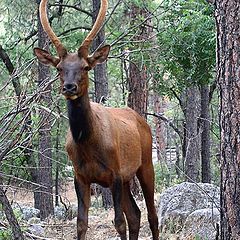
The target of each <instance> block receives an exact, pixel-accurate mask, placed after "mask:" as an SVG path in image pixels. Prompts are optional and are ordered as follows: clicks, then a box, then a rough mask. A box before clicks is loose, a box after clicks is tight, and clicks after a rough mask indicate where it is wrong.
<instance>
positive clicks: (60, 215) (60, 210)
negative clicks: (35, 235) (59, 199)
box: [54, 206, 66, 220]
mask: <svg viewBox="0 0 240 240" xmlns="http://www.w3.org/2000/svg"><path fill="white" fill-rule="evenodd" d="M54 216H55V217H56V218H57V219H58V220H63V219H66V210H65V208H64V207H63V206H56V207H54Z"/></svg>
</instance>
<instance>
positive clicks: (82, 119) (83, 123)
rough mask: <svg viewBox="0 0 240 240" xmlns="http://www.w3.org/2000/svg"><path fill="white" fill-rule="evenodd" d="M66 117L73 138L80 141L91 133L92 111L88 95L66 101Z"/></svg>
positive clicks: (77, 141)
mask: <svg viewBox="0 0 240 240" xmlns="http://www.w3.org/2000/svg"><path fill="white" fill-rule="evenodd" d="M67 108H68V118H69V125H70V130H71V133H72V137H73V140H74V141H75V142H76V143H81V142H84V141H86V140H88V139H89V137H90V135H91V133H92V126H93V125H92V111H91V107H90V101H89V97H88V95H87V94H86V95H83V96H81V97H79V98H77V99H75V100H68V101H67Z"/></svg>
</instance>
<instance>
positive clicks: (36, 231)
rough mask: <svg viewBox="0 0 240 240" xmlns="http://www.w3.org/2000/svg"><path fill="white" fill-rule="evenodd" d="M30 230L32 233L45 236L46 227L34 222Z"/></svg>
mask: <svg viewBox="0 0 240 240" xmlns="http://www.w3.org/2000/svg"><path fill="white" fill-rule="evenodd" d="M28 231H30V232H31V233H32V234H34V235H36V236H44V233H45V231H44V228H43V227H42V226H41V225H40V224H32V225H31V226H30V227H29V228H28Z"/></svg>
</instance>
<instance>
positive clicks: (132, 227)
mask: <svg viewBox="0 0 240 240" xmlns="http://www.w3.org/2000/svg"><path fill="white" fill-rule="evenodd" d="M122 203H123V204H122V205H123V211H124V213H125V215H126V218H127V222H128V228H129V240H137V239H138V234H139V228H140V219H141V212H140V210H139V208H138V206H137V204H136V202H135V200H134V198H133V196H132V193H131V191H130V186H129V183H125V184H124V185H123V201H122Z"/></svg>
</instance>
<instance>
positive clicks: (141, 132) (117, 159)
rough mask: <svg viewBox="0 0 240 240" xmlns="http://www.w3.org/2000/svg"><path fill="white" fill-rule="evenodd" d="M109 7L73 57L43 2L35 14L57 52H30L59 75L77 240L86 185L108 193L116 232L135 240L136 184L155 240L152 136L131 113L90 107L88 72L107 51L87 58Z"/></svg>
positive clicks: (84, 218)
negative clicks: (134, 182)
mask: <svg viewBox="0 0 240 240" xmlns="http://www.w3.org/2000/svg"><path fill="white" fill-rule="evenodd" d="M107 7H108V2H107V0H101V7H100V10H99V14H98V17H97V19H96V22H95V23H94V25H93V27H92V30H91V31H90V32H89V34H88V35H87V37H86V38H85V40H84V41H83V43H82V44H81V46H80V47H79V49H78V51H77V52H76V53H69V52H68V51H67V49H66V48H65V47H64V46H63V44H62V43H61V41H60V39H59V38H58V37H57V36H56V34H55V33H54V32H53V30H52V28H51V26H50V24H49V22H48V18H47V13H46V11H47V0H42V1H41V4H40V7H39V11H40V19H41V23H42V26H43V28H44V30H45V32H46V33H47V34H48V37H49V38H50V40H51V41H52V43H53V45H54V46H55V48H56V51H57V54H58V57H54V56H52V55H51V54H50V53H48V52H47V51H45V50H43V49H40V48H34V53H35V55H36V56H37V58H38V60H39V61H40V62H41V63H43V64H45V65H52V66H53V67H55V68H56V69H57V71H58V72H59V78H60V80H61V93H62V94H63V96H64V97H65V98H66V101H67V109H68V117H69V125H70V128H69V130H68V133H67V138H66V150H67V153H68V156H69V159H70V160H71V161H72V164H73V167H74V184H75V190H76V195H77V200H78V217H77V239H78V240H84V239H85V237H86V232H87V228H88V209H89V205H90V184H91V183H98V184H100V185H102V186H103V187H109V188H110V189H111V192H112V197H113V205H114V212H115V218H114V223H115V228H116V230H117V232H118V233H119V235H120V238H121V240H126V239H127V235H126V221H125V217H126V220H127V223H128V228H129V239H130V240H134V239H138V234H139V228H140V218H141V212H140V210H139V208H138V206H137V204H136V202H135V200H134V198H133V196H132V194H131V191H130V186H129V181H130V180H131V179H132V178H133V177H134V176H135V175H136V176H137V178H138V179H139V182H140V185H141V188H142V191H143V194H144V198H145V201H146V206H147V210H148V221H149V224H150V228H151V231H152V236H153V239H154V240H157V239H159V230H158V218H157V214H156V209H155V206H154V169H153V164H152V135H151V130H150V127H149V126H148V124H147V123H146V122H145V120H144V119H143V118H142V117H141V116H140V115H138V114H137V113H136V112H135V111H133V110H132V109H130V108H122V109H121V108H111V107H104V106H102V105H100V104H97V103H93V102H90V99H89V95H88V85H89V77H88V71H90V70H91V69H93V68H94V67H95V66H96V65H97V64H100V63H102V62H104V61H105V60H106V59H107V57H108V54H109V51H110V46H109V45H106V46H103V47H101V48H99V49H98V50H96V51H95V52H94V53H93V54H91V55H89V47H90V45H91V43H92V41H93V40H94V38H95V37H96V35H97V33H98V31H99V29H100V28H101V26H102V24H103V22H104V18H105V15H106V11H107Z"/></svg>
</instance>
